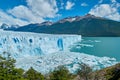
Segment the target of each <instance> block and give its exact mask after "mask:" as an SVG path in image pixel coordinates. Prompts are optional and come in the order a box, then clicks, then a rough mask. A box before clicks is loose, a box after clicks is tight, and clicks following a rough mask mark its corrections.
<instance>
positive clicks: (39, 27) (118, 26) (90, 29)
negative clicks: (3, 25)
mask: <svg viewBox="0 0 120 80" xmlns="http://www.w3.org/2000/svg"><path fill="white" fill-rule="evenodd" d="M15 31H23V32H36V33H49V34H79V35H82V36H94V37H99V36H103V37H104V36H120V22H117V21H113V20H109V19H106V18H102V17H96V16H94V15H91V14H87V15H85V16H75V17H67V18H64V19H61V20H59V21H57V22H55V23H53V22H49V21H48V22H44V23H41V24H29V25H26V26H22V27H19V28H17V29H15Z"/></svg>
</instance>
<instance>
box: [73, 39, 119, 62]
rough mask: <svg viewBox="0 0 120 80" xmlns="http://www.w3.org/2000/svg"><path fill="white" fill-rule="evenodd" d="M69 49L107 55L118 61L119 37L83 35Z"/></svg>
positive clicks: (101, 55)
mask: <svg viewBox="0 0 120 80" xmlns="http://www.w3.org/2000/svg"><path fill="white" fill-rule="evenodd" d="M71 51H72V52H81V53H86V54H90V55H95V56H99V57H103V56H107V57H111V58H116V60H117V61H120V37H83V38H82V41H81V42H79V43H76V44H75V45H74V46H73V47H72V49H71Z"/></svg>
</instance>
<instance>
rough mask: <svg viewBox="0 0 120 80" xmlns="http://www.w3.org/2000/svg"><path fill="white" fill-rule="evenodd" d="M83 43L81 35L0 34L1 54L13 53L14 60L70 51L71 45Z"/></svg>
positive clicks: (5, 32) (4, 32)
mask: <svg viewBox="0 0 120 80" xmlns="http://www.w3.org/2000/svg"><path fill="white" fill-rule="evenodd" d="M78 41H81V36H80V35H50V34H37V33H25V32H24V33H23V32H22V33H21V32H10V31H9V32H8V31H1V32H0V53H3V52H10V53H11V52H12V53H11V56H12V57H14V58H18V57H23V56H37V55H42V54H49V53H54V52H58V51H64V50H65V51H66V50H69V47H70V45H72V44H73V43H75V42H78Z"/></svg>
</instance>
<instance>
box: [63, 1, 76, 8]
mask: <svg viewBox="0 0 120 80" xmlns="http://www.w3.org/2000/svg"><path fill="white" fill-rule="evenodd" d="M74 5H75V3H72V2H70V1H67V4H66V7H65V9H66V10H70V9H71V8H72V7H73V6H74Z"/></svg>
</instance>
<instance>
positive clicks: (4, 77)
mask: <svg viewBox="0 0 120 80" xmlns="http://www.w3.org/2000/svg"><path fill="white" fill-rule="evenodd" d="M6 54H7V53H6ZM15 62H16V61H15V60H14V59H12V58H11V57H10V56H9V55H8V56H7V57H6V58H3V57H1V56H0V80H24V79H23V77H22V75H23V72H24V70H22V69H17V68H15V64H14V63H15Z"/></svg>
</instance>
